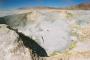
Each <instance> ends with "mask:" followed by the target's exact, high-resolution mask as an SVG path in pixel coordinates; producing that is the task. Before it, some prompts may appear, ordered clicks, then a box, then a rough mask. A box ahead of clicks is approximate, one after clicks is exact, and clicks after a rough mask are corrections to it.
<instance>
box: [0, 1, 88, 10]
mask: <svg viewBox="0 0 90 60" xmlns="http://www.w3.org/2000/svg"><path fill="white" fill-rule="evenodd" d="M0 1H1V3H0V8H3V9H13V8H23V7H37V6H41V7H42V6H46V7H58V8H59V7H67V6H72V5H76V4H80V3H84V2H90V0H0Z"/></svg>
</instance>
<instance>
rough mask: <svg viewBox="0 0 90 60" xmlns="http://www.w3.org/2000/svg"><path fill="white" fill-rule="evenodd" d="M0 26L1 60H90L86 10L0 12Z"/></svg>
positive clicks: (89, 13)
mask: <svg viewBox="0 0 90 60" xmlns="http://www.w3.org/2000/svg"><path fill="white" fill-rule="evenodd" d="M0 24H1V28H0V41H1V42H0V43H2V44H1V48H0V49H1V51H0V52H1V53H0V55H1V57H2V59H1V60H10V59H11V60H15V59H16V60H20V59H21V60H22V59H23V60H28V59H29V60H30V59H31V60H35V58H36V60H38V59H39V60H43V59H45V60H90V31H89V30H90V27H89V26H90V11H89V10H59V9H35V8H34V9H27V10H24V9H23V10H13V11H1V12H0ZM2 24H6V25H8V26H9V28H7V27H5V26H6V25H2ZM10 36H12V37H10ZM9 37H10V38H9ZM7 41H8V42H7ZM20 44H21V46H19V47H18V45H20ZM6 46H7V47H6ZM3 47H4V48H3ZM5 48H6V49H7V50H5ZM10 51H11V52H10ZM4 54H5V55H4ZM7 55H8V56H7ZM42 57H44V58H42Z"/></svg>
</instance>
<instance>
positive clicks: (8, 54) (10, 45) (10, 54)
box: [0, 24, 32, 60]
mask: <svg viewBox="0 0 90 60" xmlns="http://www.w3.org/2000/svg"><path fill="white" fill-rule="evenodd" d="M7 27H8V26H7V25H4V24H3V25H0V60H32V56H31V53H30V51H29V49H28V48H26V47H25V46H24V44H23V41H22V40H21V38H20V37H19V35H18V34H17V33H16V32H15V31H13V30H10V29H9V28H7Z"/></svg>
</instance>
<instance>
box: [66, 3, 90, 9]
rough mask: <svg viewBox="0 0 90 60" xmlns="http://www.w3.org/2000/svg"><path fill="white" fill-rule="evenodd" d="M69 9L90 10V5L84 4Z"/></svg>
mask: <svg viewBox="0 0 90 60" xmlns="http://www.w3.org/2000/svg"><path fill="white" fill-rule="evenodd" d="M67 9H81V10H90V3H82V4H79V5H76V6H71V7H68V8H67Z"/></svg>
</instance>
